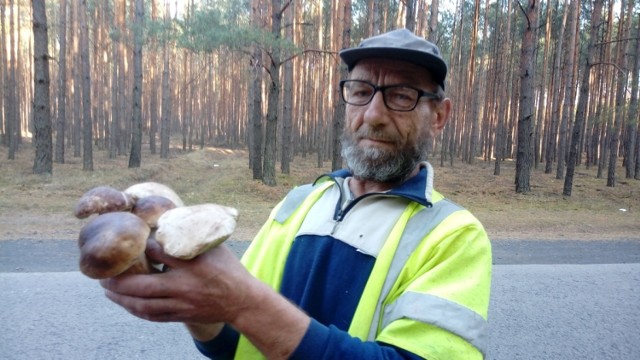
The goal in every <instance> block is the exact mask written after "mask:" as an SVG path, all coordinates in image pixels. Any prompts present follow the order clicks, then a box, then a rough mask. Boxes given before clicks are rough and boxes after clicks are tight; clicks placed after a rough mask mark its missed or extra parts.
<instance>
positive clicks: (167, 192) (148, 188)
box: [124, 182, 184, 207]
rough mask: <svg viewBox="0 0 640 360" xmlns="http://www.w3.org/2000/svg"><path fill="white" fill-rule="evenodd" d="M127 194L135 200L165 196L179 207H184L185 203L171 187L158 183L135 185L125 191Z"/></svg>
mask: <svg viewBox="0 0 640 360" xmlns="http://www.w3.org/2000/svg"><path fill="white" fill-rule="evenodd" d="M124 192H125V193H126V194H129V195H131V196H133V198H134V199H136V200H137V199H141V198H143V197H147V196H152V195H157V196H163V197H166V198H167V199H169V200H171V201H172V202H173V203H174V204H176V206H177V207H180V206H184V202H183V201H182V199H180V196H178V194H176V192H175V191H173V190H172V189H171V188H170V187H168V186H166V185H163V184H160V183H156V182H143V183H139V184H135V185H131V186H130V187H129V188H127V189H126V190H125V191H124Z"/></svg>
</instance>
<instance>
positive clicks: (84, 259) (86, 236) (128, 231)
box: [78, 212, 152, 279]
mask: <svg viewBox="0 0 640 360" xmlns="http://www.w3.org/2000/svg"><path fill="white" fill-rule="evenodd" d="M150 232H151V229H150V228H149V226H148V225H147V224H146V223H145V222H144V221H143V220H142V219H140V218H139V217H137V216H136V215H134V214H132V213H130V212H110V213H105V214H102V215H99V216H97V217H95V218H93V219H92V220H91V221H89V222H88V223H87V224H85V225H84V226H83V227H82V229H81V230H80V235H79V237H78V246H79V247H80V271H82V273H83V274H85V275H87V276H88V277H90V278H93V279H105V278H110V277H113V276H117V275H120V274H123V273H150V272H151V271H152V268H151V267H150V265H149V263H148V261H147V259H146V256H145V254H144V251H145V248H146V245H147V238H148V237H149V233H150Z"/></svg>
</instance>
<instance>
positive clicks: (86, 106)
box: [78, 0, 93, 171]
mask: <svg viewBox="0 0 640 360" xmlns="http://www.w3.org/2000/svg"><path fill="white" fill-rule="evenodd" d="M78 20H79V23H80V63H81V73H82V169H83V170H86V171H93V121H92V119H91V67H90V64H89V28H88V26H87V0H81V1H80V8H79V10H78Z"/></svg>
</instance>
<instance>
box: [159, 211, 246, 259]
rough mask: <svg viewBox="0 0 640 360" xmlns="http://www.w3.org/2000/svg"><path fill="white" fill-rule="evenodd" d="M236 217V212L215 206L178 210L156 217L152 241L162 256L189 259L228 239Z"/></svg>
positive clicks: (233, 228) (234, 225)
mask: <svg viewBox="0 0 640 360" xmlns="http://www.w3.org/2000/svg"><path fill="white" fill-rule="evenodd" d="M237 217H238V210H236V209H234V208H230V207H226V206H221V205H216V204H200V205H193V206H187V207H178V208H175V209H171V210H168V211H166V212H165V213H164V214H162V216H160V218H159V219H158V230H157V231H156V235H155V237H156V240H157V241H158V243H160V245H162V248H163V250H164V252H165V253H166V254H168V255H170V256H173V257H176V258H180V259H192V258H194V257H196V256H198V255H200V254H202V253H203V252H205V251H207V250H209V249H211V248H212V247H214V246H217V245H219V244H220V243H222V242H223V241H225V240H226V239H228V238H229V236H231V234H232V233H233V231H234V230H235V227H236V219H237Z"/></svg>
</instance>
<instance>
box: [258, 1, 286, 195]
mask: <svg viewBox="0 0 640 360" xmlns="http://www.w3.org/2000/svg"><path fill="white" fill-rule="evenodd" d="M282 10H283V9H282V0H271V33H272V34H273V37H274V40H275V42H276V43H277V42H278V40H279V39H280V38H281V35H280V31H281V26H280V25H281V22H282ZM269 80H270V82H269V86H268V87H267V89H268V95H267V126H266V129H265V130H266V132H265V149H264V162H263V165H262V171H263V178H262V182H263V183H264V184H265V185H268V186H276V185H277V183H276V149H277V138H278V106H279V98H280V49H279V45H278V44H275V45H274V46H273V47H272V48H271V54H270V59H269Z"/></svg>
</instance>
